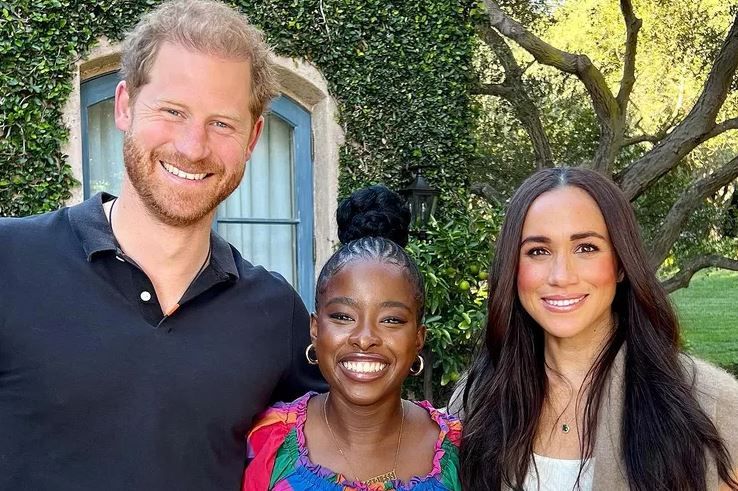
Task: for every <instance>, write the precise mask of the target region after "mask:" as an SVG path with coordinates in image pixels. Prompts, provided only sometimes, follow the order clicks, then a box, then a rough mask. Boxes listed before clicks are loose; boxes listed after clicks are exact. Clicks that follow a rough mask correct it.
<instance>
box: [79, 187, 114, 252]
mask: <svg viewBox="0 0 738 491" xmlns="http://www.w3.org/2000/svg"><path fill="white" fill-rule="evenodd" d="M114 198H115V196H113V195H112V194H108V193H97V194H96V195H94V196H92V197H90V198H89V199H87V200H85V201H83V202H82V203H80V204H78V205H75V206H72V207H70V208H69V222H70V223H71V225H72V229H73V230H74V232H75V234H77V237H78V238H79V241H80V243H81V244H82V248H83V249H84V251H85V254H86V255H87V260H88V261H92V258H93V256H94V255H95V254H97V253H99V252H104V251H113V252H115V251H116V247H115V239H114V238H113V230H112V229H111V228H110V223H108V218H107V217H106V216H105V211H104V210H103V203H105V202H107V201H110V200H111V199H114Z"/></svg>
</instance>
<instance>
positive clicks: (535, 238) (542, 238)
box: [520, 235, 551, 247]
mask: <svg viewBox="0 0 738 491" xmlns="http://www.w3.org/2000/svg"><path fill="white" fill-rule="evenodd" d="M528 242H539V243H543V244H550V243H551V239H549V238H548V237H546V236H544V235H531V236H529V237H526V238H525V239H523V241H522V242H521V243H520V247H523V246H524V245H525V244H527V243H528Z"/></svg>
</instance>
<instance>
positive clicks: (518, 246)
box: [461, 168, 738, 491]
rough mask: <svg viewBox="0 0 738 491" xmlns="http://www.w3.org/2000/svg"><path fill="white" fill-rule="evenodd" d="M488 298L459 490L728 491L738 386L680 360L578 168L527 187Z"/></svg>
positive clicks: (619, 203)
mask: <svg viewBox="0 0 738 491" xmlns="http://www.w3.org/2000/svg"><path fill="white" fill-rule="evenodd" d="M489 286H490V296H489V302H488V306H487V308H488V317H487V327H486V333H485V335H486V338H485V339H484V345H483V346H481V347H480V350H479V353H478V354H477V356H476V358H475V360H474V361H473V363H472V367H471V369H470V372H469V375H468V378H467V380H466V387H465V390H464V396H463V403H464V414H465V421H464V424H465V427H464V435H463V439H462V448H461V466H462V484H463V486H464V489H468V490H473V491H480V490H492V489H493V490H498V489H508V488H511V489H525V490H535V489H541V490H549V489H550V490H571V489H582V490H587V489H607V490H610V489H635V490H655V489H658V490H704V489H709V490H713V489H732V490H736V491H738V482H737V481H736V467H738V460H736V458H738V382H736V380H735V379H733V378H732V377H731V376H730V375H728V374H727V373H726V372H724V371H722V370H720V369H717V368H715V367H713V366H711V365H708V364H707V363H705V362H702V361H699V360H696V359H693V358H691V357H689V356H687V355H685V354H683V353H682V352H681V351H680V348H679V327H678V322H677V318H676V316H675V314H674V311H673V308H672V306H671V304H670V303H669V299H668V297H667V294H666V292H665V291H664V289H663V288H662V287H661V285H660V284H659V281H658V280H657V278H656V276H655V274H654V270H653V268H652V267H651V266H650V265H649V261H648V258H647V255H646V253H645V251H644V246H643V243H642V240H641V237H640V235H639V228H638V225H637V222H636V220H635V217H634V214H633V211H632V208H631V206H630V203H629V202H628V201H627V199H626V198H625V197H624V195H623V194H622V192H621V191H620V190H619V189H618V188H617V187H616V186H615V185H614V184H613V183H612V182H611V181H609V180H608V179H606V178H605V177H603V176H601V175H599V174H597V173H596V172H593V171H589V170H585V169H578V168H554V169H545V170H542V171H539V172H536V173H535V174H534V175H533V176H531V177H530V178H528V179H527V180H526V181H525V182H524V183H523V184H522V186H521V187H520V188H519V189H518V191H517V192H516V193H515V195H514V196H513V198H512V200H511V201H510V204H509V207H508V210H507V215H506V218H505V222H504V224H503V226H502V230H501V232H500V235H499V237H498V240H497V252H496V255H495V260H494V263H493V265H492V267H491V272H490V276H489Z"/></svg>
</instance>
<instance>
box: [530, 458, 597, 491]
mask: <svg viewBox="0 0 738 491" xmlns="http://www.w3.org/2000/svg"><path fill="white" fill-rule="evenodd" d="M533 459H535V464H536V467H537V468H538V473H537V474H536V469H535V467H533ZM533 459H531V463H530V465H529V466H528V475H527V476H526V478H525V483H524V484H523V489H524V490H525V491H572V490H575V491H592V481H593V478H594V458H591V459H589V460H588V461H587V462H586V463H585V464H584V469H582V475H581V476H580V477H579V486H577V485H576V482H577V476H579V466H580V465H581V463H582V461H581V460H579V459H577V460H571V459H554V458H551V457H544V456H543V455H537V454H533Z"/></svg>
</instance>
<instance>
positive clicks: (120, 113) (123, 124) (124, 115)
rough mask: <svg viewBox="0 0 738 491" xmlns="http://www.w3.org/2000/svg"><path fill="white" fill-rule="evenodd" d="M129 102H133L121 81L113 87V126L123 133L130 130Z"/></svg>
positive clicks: (130, 111) (131, 119)
mask: <svg viewBox="0 0 738 491" xmlns="http://www.w3.org/2000/svg"><path fill="white" fill-rule="evenodd" d="M131 102H133V101H132V100H131V97H130V94H129V93H128V87H127V86H126V81H125V80H121V81H120V82H118V85H117V86H116V87H115V126H116V127H117V128H118V129H119V130H121V131H123V132H126V131H128V130H129V129H131V123H132V122H133V109H132V108H131Z"/></svg>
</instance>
